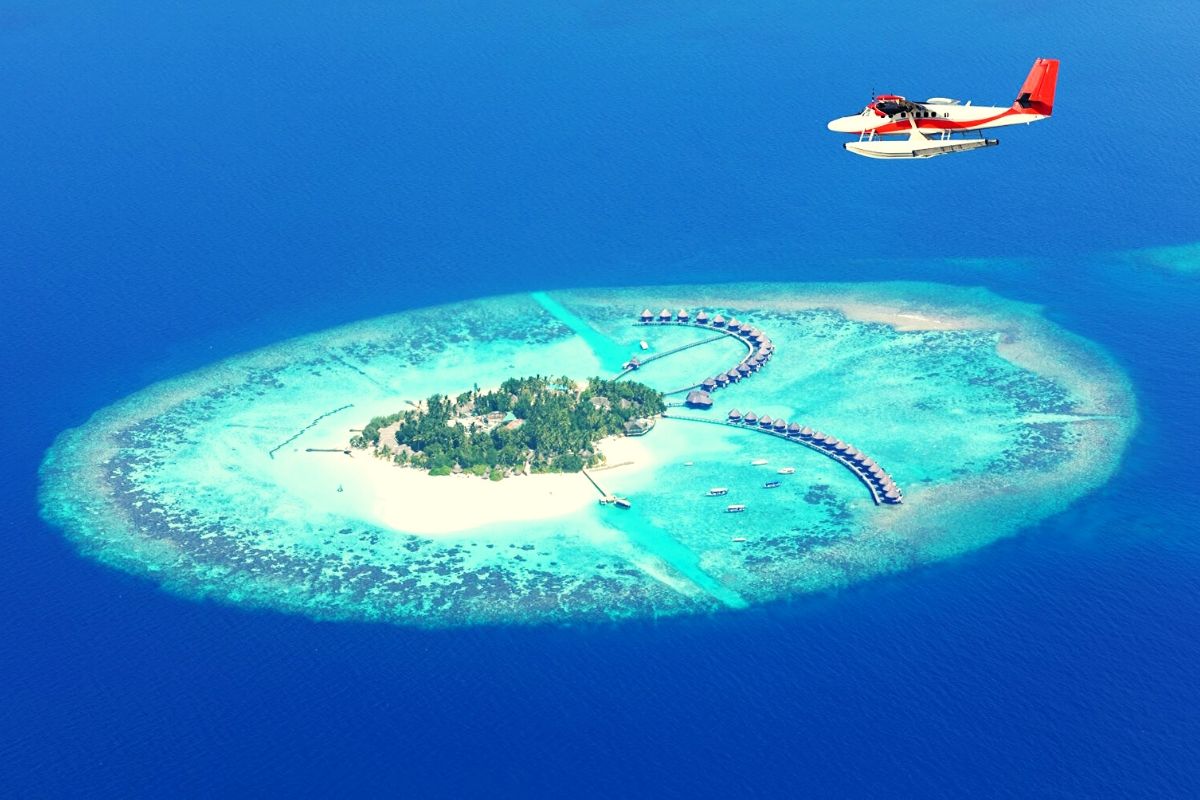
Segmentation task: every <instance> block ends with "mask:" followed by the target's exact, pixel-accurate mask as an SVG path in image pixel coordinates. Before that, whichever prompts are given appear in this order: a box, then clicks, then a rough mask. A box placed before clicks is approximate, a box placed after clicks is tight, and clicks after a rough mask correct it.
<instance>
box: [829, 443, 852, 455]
mask: <svg viewBox="0 0 1200 800" xmlns="http://www.w3.org/2000/svg"><path fill="white" fill-rule="evenodd" d="M833 448H834V449H835V450H837V451H838V452H839V453H848V452H849V451H850V445H848V444H846V443H845V442H838V443H837V444H835V445H834V446H833Z"/></svg>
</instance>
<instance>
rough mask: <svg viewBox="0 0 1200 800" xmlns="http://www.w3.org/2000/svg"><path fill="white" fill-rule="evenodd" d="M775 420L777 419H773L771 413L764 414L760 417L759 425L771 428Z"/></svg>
mask: <svg viewBox="0 0 1200 800" xmlns="http://www.w3.org/2000/svg"><path fill="white" fill-rule="evenodd" d="M774 422H775V420H773V419H771V415H770V414H763V415H762V416H761V417H759V418H758V425H759V427H762V428H769V427H771V425H772V423H774Z"/></svg>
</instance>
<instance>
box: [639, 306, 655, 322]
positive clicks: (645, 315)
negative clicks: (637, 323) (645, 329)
mask: <svg viewBox="0 0 1200 800" xmlns="http://www.w3.org/2000/svg"><path fill="white" fill-rule="evenodd" d="M638 319H640V320H641V321H642V324H643V325H649V324H650V323H651V322H653V321H654V314H653V313H652V312H651V311H650V309H648V308H647V309H646V310H645V311H643V312H642V313H641V316H639V317H638Z"/></svg>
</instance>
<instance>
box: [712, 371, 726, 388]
mask: <svg viewBox="0 0 1200 800" xmlns="http://www.w3.org/2000/svg"><path fill="white" fill-rule="evenodd" d="M713 380H715V381H716V382H717V386H728V385H729V376H728V375H726V374H725V373H724V372H722V373H721V374H720V375H718V376H717V377H716V378H714V379H713Z"/></svg>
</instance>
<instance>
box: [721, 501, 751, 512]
mask: <svg viewBox="0 0 1200 800" xmlns="http://www.w3.org/2000/svg"><path fill="white" fill-rule="evenodd" d="M745 510H746V507H745V506H744V505H742V504H741V503H734V504H733V505H731V506H725V513H727V514H740V513H742V512H743V511H745Z"/></svg>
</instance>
